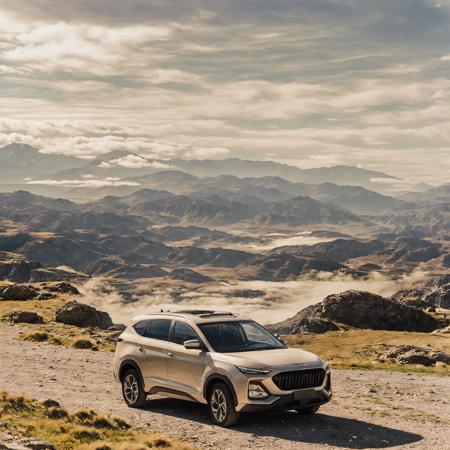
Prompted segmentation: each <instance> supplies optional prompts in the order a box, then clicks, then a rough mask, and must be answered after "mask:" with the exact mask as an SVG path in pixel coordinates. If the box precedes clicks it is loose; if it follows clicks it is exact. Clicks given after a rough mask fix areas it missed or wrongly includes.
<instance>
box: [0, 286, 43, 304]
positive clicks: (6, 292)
mask: <svg viewBox="0 0 450 450" xmlns="http://www.w3.org/2000/svg"><path fill="white" fill-rule="evenodd" d="M37 295H38V291H37V290H36V289H34V288H33V287H31V286H25V285H23V284H11V285H9V286H6V287H4V288H3V289H2V290H1V291H0V299H2V300H32V299H33V298H36V297H37Z"/></svg>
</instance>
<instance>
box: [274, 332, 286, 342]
mask: <svg viewBox="0 0 450 450" xmlns="http://www.w3.org/2000/svg"><path fill="white" fill-rule="evenodd" d="M275 337H276V338H277V339H278V340H279V341H280V342H282V343H283V344H286V335H285V334H276V335H275Z"/></svg>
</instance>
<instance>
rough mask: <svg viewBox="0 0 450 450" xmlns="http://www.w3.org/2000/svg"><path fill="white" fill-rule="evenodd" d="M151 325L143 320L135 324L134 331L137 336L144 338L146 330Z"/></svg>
mask: <svg viewBox="0 0 450 450" xmlns="http://www.w3.org/2000/svg"><path fill="white" fill-rule="evenodd" d="M149 323H150V321H149V320H141V321H140V322H137V323H135V324H134V325H133V328H134V331H136V333H137V334H139V335H141V336H144V334H145V330H146V329H147V327H148V325H149Z"/></svg>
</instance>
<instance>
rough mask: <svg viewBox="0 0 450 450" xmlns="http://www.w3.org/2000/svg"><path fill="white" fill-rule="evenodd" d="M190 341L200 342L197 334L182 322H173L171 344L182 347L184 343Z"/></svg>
mask: <svg viewBox="0 0 450 450" xmlns="http://www.w3.org/2000/svg"><path fill="white" fill-rule="evenodd" d="M192 339H197V340H200V339H199V337H198V335H197V333H196V332H195V331H194V330H193V329H192V328H191V327H190V326H189V325H187V324H185V323H183V322H175V330H174V333H173V342H175V344H180V345H183V344H184V343H185V342H186V341H190V340H192Z"/></svg>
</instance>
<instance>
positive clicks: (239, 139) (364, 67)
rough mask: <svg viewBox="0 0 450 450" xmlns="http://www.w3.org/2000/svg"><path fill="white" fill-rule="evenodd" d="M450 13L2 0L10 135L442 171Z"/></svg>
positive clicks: (165, 152) (385, 1)
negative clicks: (406, 161) (412, 50)
mask: <svg viewBox="0 0 450 450" xmlns="http://www.w3.org/2000/svg"><path fill="white" fill-rule="evenodd" d="M449 13H450V10H449V7H448V2H447V0H436V1H434V0H414V1H412V2H406V1H405V0H379V1H377V2H373V1H370V0H362V1H356V0H345V1H334V0H314V1H313V0H301V1H298V0H286V1H283V2H271V1H268V0H261V1H260V2H242V1H239V0H230V1H227V2H223V1H220V0H211V1H208V2H206V1H203V0H201V1H196V2H193V1H190V0H179V1H173V0H165V1H159V0H158V1H155V2H142V1H141V0H129V1H127V2H123V1H119V0H98V1H97V0H96V1H95V2H87V1H83V2H73V1H70V0H41V1H39V2H36V1H31V0H15V1H12V0H0V29H1V30H2V33H1V35H0V75H1V80H0V88H1V90H0V108H1V110H2V118H1V119H0V144H5V143H10V142H15V141H20V142H25V143H29V144H32V145H35V146H36V147H39V148H40V149H41V150H42V151H43V152H46V153H64V154H67V155H69V154H70V155H75V156H79V157H86V158H90V157H93V156H96V155H99V154H104V153H107V152H108V151H111V150H128V151H130V152H133V153H136V154H138V155H141V156H142V157H145V158H148V159H169V158H173V157H187V158H210V157H211V158H221V157H225V156H241V157H244V158H251V159H267V158H271V159H279V160H284V161H286V162H289V161H294V162H298V161H303V164H304V165H308V164H309V165H310V166H315V165H317V164H320V163H323V164H326V165H330V164H355V165H356V164H361V163H362V164H363V165H364V166H371V167H376V168H379V169H382V170H384V171H386V172H392V173H393V174H394V175H400V176H403V175H404V174H405V173H406V174H407V175H408V176H413V177H420V178H421V179H424V178H427V177H428V181H431V182H433V179H434V178H436V176H435V175H436V172H438V173H439V174H440V178H443V177H444V175H445V173H446V172H445V173H444V171H445V170H446V169H445V167H444V165H443V164H441V160H442V155H443V153H444V150H445V148H447V151H448V121H447V120H446V119H445V118H446V117H447V115H448V110H449V108H450V95H449V92H450V83H449V81H448V76H447V72H448V46H447V45H446V43H447V42H449V40H450V31H449V30H450V26H449V25H450V15H449ZM411 46H413V47H414V52H411V50H410V49H411ZM419 150H420V151H419ZM424 154H426V158H424V156H423V155H424ZM405 155H407V156H405ZM405 159H407V160H408V163H407V164H406V163H404V161H405ZM424 159H426V161H424ZM119 164H131V165H133V164H134V165H140V164H147V163H146V162H145V161H143V160H135V161H131V160H125V161H120V162H119ZM426 172H428V175H427V173H426Z"/></svg>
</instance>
